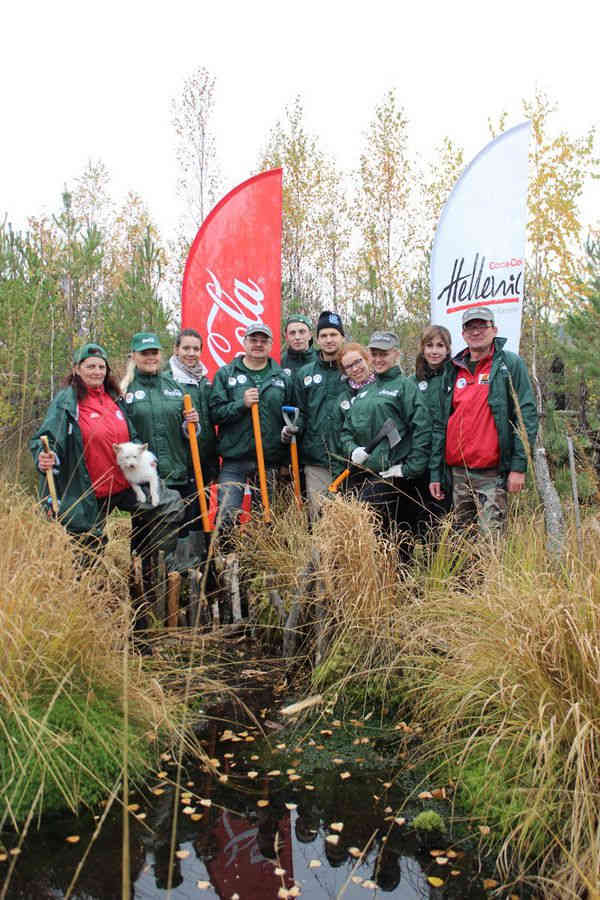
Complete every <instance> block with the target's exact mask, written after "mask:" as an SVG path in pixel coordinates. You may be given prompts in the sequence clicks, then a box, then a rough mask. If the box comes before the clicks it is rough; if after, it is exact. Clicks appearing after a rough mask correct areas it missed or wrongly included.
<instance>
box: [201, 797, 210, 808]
mask: <svg viewBox="0 0 600 900" xmlns="http://www.w3.org/2000/svg"><path fill="white" fill-rule="evenodd" d="M200 806H212V800H209V799H208V798H204V799H202V800H201V801H200Z"/></svg>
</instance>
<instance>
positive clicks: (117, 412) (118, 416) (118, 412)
mask: <svg viewBox="0 0 600 900" xmlns="http://www.w3.org/2000/svg"><path fill="white" fill-rule="evenodd" d="M115 416H116V417H117V419H124V418H125V416H124V415H123V413H122V412H121V410H120V409H118V410H117V411H116V413H115Z"/></svg>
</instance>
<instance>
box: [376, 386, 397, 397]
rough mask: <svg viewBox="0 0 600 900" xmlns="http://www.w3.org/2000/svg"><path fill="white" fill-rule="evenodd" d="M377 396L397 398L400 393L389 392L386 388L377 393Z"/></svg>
mask: <svg viewBox="0 0 600 900" xmlns="http://www.w3.org/2000/svg"><path fill="white" fill-rule="evenodd" d="M377 394H378V395H379V396H380V397H397V396H398V391H388V390H387V388H384V389H383V390H382V391H377Z"/></svg>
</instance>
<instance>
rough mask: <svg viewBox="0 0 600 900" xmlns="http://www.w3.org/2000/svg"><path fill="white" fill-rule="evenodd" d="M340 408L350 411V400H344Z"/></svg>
mask: <svg viewBox="0 0 600 900" xmlns="http://www.w3.org/2000/svg"><path fill="white" fill-rule="evenodd" d="M340 407H341V408H342V409H350V401H349V400H342V402H341V403H340Z"/></svg>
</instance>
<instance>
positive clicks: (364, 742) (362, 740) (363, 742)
mask: <svg viewBox="0 0 600 900" xmlns="http://www.w3.org/2000/svg"><path fill="white" fill-rule="evenodd" d="M360 742H361V744H370V743H371V738H367V737H362V738H361V739H360Z"/></svg>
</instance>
